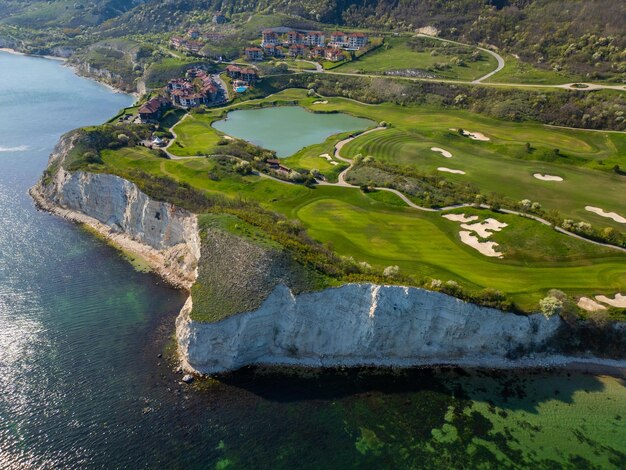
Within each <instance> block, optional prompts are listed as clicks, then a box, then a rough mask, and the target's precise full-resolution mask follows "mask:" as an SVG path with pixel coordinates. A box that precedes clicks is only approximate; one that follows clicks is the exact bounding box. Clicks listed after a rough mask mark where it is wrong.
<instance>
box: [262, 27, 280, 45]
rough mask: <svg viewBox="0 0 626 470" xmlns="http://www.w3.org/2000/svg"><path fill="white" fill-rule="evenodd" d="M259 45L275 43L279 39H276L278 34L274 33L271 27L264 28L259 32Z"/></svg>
mask: <svg viewBox="0 0 626 470" xmlns="http://www.w3.org/2000/svg"><path fill="white" fill-rule="evenodd" d="M261 38H262V40H261V46H265V45H266V44H271V45H274V46H275V45H276V44H278V43H279V42H280V41H279V40H278V34H276V33H275V32H274V31H272V30H271V29H266V30H265V31H263V33H261Z"/></svg>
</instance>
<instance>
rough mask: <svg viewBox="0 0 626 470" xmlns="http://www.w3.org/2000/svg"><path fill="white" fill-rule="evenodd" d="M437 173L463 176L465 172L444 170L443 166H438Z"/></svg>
mask: <svg viewBox="0 0 626 470" xmlns="http://www.w3.org/2000/svg"><path fill="white" fill-rule="evenodd" d="M437 170H438V171H443V172H446V173H454V174H457V175H464V174H465V172H464V171H463V170H452V169H450V168H446V167H445V166H440V167H439V168H437Z"/></svg>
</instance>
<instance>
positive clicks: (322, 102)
mask: <svg viewBox="0 0 626 470" xmlns="http://www.w3.org/2000/svg"><path fill="white" fill-rule="evenodd" d="M313 104H328V101H314V102H313Z"/></svg>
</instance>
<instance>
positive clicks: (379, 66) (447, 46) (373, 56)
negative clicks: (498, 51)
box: [334, 37, 497, 81]
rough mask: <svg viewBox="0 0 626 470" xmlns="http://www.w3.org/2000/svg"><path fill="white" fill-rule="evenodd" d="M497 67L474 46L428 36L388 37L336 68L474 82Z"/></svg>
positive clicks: (493, 60)
mask: <svg viewBox="0 0 626 470" xmlns="http://www.w3.org/2000/svg"><path fill="white" fill-rule="evenodd" d="M474 54H476V55H475V56H473V55H474ZM496 66H497V62H496V59H495V58H494V57H492V56H491V55H489V54H487V53H485V52H482V51H480V50H479V49H476V48H474V47H471V46H463V45H457V44H452V43H447V42H442V41H438V40H436V39H431V38H425V37H416V38H409V37H393V38H388V39H387V40H386V42H385V44H384V45H383V46H381V47H379V48H377V49H375V50H373V51H371V52H369V53H367V54H365V55H363V56H362V57H359V58H357V59H355V60H353V61H351V62H347V63H345V64H344V65H341V66H339V67H336V68H335V69H334V71H337V72H362V73H385V72H389V71H394V70H407V69H409V70H417V69H419V70H422V71H425V72H427V73H429V74H431V75H434V76H436V77H440V78H448V79H458V80H467V81H471V80H475V79H477V78H479V77H482V76H483V75H486V74H487V73H489V72H491V71H492V70H494V69H495V68H496Z"/></svg>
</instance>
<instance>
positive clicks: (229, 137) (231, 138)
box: [224, 135, 235, 140]
mask: <svg viewBox="0 0 626 470" xmlns="http://www.w3.org/2000/svg"><path fill="white" fill-rule="evenodd" d="M224 138H225V139H226V140H235V138H234V137H231V136H229V135H225V136H224Z"/></svg>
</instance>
